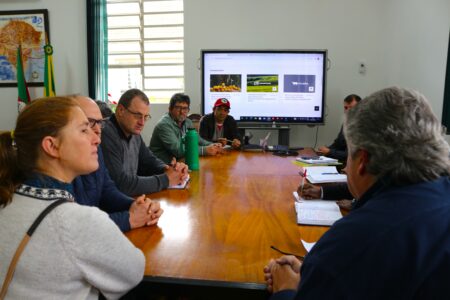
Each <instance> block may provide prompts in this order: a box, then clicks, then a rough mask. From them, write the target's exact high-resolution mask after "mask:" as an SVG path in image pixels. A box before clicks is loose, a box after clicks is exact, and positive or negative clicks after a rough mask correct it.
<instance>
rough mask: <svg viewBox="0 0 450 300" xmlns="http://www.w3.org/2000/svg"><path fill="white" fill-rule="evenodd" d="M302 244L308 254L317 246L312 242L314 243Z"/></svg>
mask: <svg viewBox="0 0 450 300" xmlns="http://www.w3.org/2000/svg"><path fill="white" fill-rule="evenodd" d="M300 241H301V242H302V245H303V248H305V250H306V252H307V253H309V252H310V251H311V249H312V247H314V245H315V244H316V242H312V243H308V242H305V241H304V240H300Z"/></svg>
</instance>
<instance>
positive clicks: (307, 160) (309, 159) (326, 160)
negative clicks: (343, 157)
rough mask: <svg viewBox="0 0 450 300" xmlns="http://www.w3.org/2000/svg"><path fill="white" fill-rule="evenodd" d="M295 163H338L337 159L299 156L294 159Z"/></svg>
mask: <svg viewBox="0 0 450 300" xmlns="http://www.w3.org/2000/svg"><path fill="white" fill-rule="evenodd" d="M296 160H297V161H300V162H304V163H307V164H312V165H314V164H320V165H323V164H335V163H337V162H338V160H337V159H335V158H331V157H326V156H299V157H297V158H296Z"/></svg>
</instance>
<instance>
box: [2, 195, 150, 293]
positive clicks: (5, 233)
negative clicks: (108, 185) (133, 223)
mask: <svg viewBox="0 0 450 300" xmlns="http://www.w3.org/2000/svg"><path fill="white" fill-rule="evenodd" d="M28 192H29V193H30V195H29V196H26V195H19V194H15V195H14V197H13V200H12V202H11V203H10V204H8V205H7V206H6V207H4V208H0V245H1V251H0V282H3V280H4V278H5V275H6V271H7V268H8V266H9V263H10V262H11V259H12V257H13V255H14V252H15V251H16V248H17V246H18V245H19V242H20V240H21V239H22V238H23V236H24V235H25V232H26V231H27V230H28V228H29V226H30V225H31V224H32V222H33V221H34V220H35V219H36V217H37V216H38V214H39V213H40V212H41V211H43V210H44V208H46V207H47V206H48V205H49V204H50V203H51V202H52V201H49V200H48V199H46V198H47V197H45V199H42V200H41V199H39V197H42V196H49V195H50V196H51V195H54V193H53V192H49V193H46V192H43V193H41V192H38V189H36V188H28ZM33 193H35V195H33ZM144 267H145V258H144V255H143V254H142V252H141V251H140V250H139V249H137V248H135V247H134V246H133V244H131V242H130V241H129V240H128V239H127V238H126V237H125V236H124V235H123V234H122V232H120V230H119V228H118V227H117V226H116V225H115V224H114V223H113V222H112V221H111V220H110V219H109V217H108V215H107V214H106V213H104V212H102V211H100V210H99V209H98V208H94V207H88V206H81V205H79V204H76V203H65V204H63V205H60V206H58V207H57V208H55V209H54V210H53V211H52V212H51V213H50V214H48V215H47V216H46V217H45V219H44V220H43V221H42V223H41V224H40V225H39V227H38V228H37V229H36V231H35V233H34V234H33V236H32V237H31V239H30V241H29V243H28V245H27V246H26V248H25V250H24V252H23V253H22V255H21V256H20V259H19V262H18V264H17V267H16V271H15V273H14V277H13V279H12V281H11V284H10V286H9V288H8V291H7V294H6V299H92V300H95V299H98V292H99V291H101V292H102V294H103V295H104V296H105V297H106V298H107V299H118V298H119V297H121V296H122V295H124V294H125V293H126V292H127V291H129V290H130V289H131V288H133V287H134V286H136V285H137V284H138V283H139V282H140V281H141V280H142V277H143V275H144Z"/></svg>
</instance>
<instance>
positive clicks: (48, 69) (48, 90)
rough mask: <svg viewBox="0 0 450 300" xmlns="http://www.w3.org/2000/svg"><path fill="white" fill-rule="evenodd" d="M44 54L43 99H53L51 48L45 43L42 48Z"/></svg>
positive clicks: (53, 81) (53, 80) (53, 84)
mask: <svg viewBox="0 0 450 300" xmlns="http://www.w3.org/2000/svg"><path fill="white" fill-rule="evenodd" d="M44 52H45V71H44V72H45V73H44V97H54V96H56V93H55V78H54V75H53V58H52V54H53V47H52V46H51V45H50V44H49V43H47V44H46V45H45V46H44Z"/></svg>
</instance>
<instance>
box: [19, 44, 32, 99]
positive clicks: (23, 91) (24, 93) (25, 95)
mask: <svg viewBox="0 0 450 300" xmlns="http://www.w3.org/2000/svg"><path fill="white" fill-rule="evenodd" d="M16 78H17V89H18V91H19V96H18V98H17V100H18V101H19V103H18V104H19V107H20V106H21V105H23V104H28V103H30V101H31V98H30V93H29V92H28V87H27V81H26V80H25V74H24V72H23V63H22V46H20V45H19V47H18V48H17V59H16ZM20 102H22V103H23V104H21V103H20Z"/></svg>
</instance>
